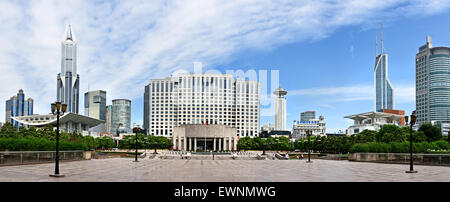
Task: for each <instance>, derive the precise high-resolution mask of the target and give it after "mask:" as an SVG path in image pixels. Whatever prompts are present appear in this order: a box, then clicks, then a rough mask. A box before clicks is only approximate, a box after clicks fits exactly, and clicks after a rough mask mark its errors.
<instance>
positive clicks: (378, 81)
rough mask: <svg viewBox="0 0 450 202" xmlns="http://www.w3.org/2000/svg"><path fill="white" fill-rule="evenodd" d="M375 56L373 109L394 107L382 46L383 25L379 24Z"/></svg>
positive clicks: (379, 110) (386, 58)
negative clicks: (379, 50) (379, 45)
mask: <svg viewBox="0 0 450 202" xmlns="http://www.w3.org/2000/svg"><path fill="white" fill-rule="evenodd" d="M376 49H377V50H376V58H375V68H374V83H375V111H376V112H382V111H383V109H394V89H393V88H392V84H391V82H390V81H389V78H388V55H387V54H386V53H385V52H384V47H383V25H381V52H380V54H378V41H377V42H376Z"/></svg>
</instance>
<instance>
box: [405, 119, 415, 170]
mask: <svg viewBox="0 0 450 202" xmlns="http://www.w3.org/2000/svg"><path fill="white" fill-rule="evenodd" d="M405 122H406V123H408V116H405ZM415 123H416V115H414V112H413V114H411V121H410V126H411V128H410V129H411V130H410V134H411V135H410V138H409V170H408V171H406V173H417V170H414V168H413V165H414V164H413V136H412V134H413V129H412V127H413V125H414V124H415Z"/></svg>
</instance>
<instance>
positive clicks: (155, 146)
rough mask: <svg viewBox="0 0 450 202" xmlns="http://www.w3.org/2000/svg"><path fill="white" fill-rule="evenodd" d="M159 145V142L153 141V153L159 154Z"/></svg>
mask: <svg viewBox="0 0 450 202" xmlns="http://www.w3.org/2000/svg"><path fill="white" fill-rule="evenodd" d="M158 146H159V143H157V142H155V143H153V147H154V148H155V152H153V154H158V152H156V148H157V147H158Z"/></svg>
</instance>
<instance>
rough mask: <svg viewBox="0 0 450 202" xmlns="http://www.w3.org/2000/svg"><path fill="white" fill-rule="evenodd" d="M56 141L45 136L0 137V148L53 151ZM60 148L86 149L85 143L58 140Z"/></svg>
mask: <svg viewBox="0 0 450 202" xmlns="http://www.w3.org/2000/svg"><path fill="white" fill-rule="evenodd" d="M55 149H56V142H55V141H51V140H47V139H45V138H35V137H28V138H0V150H2V151H4V150H8V151H54V150H55ZM59 149H60V150H87V149H88V148H87V145H86V144H85V143H77V142H69V141H60V142H59Z"/></svg>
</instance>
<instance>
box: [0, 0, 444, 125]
mask: <svg viewBox="0 0 450 202" xmlns="http://www.w3.org/2000/svg"><path fill="white" fill-rule="evenodd" d="M0 10H1V11H2V12H1V13H0V47H1V48H0V108H1V109H5V101H6V100H7V99H9V98H10V97H11V96H13V95H15V94H16V93H17V91H18V90H19V89H23V90H24V93H25V96H26V97H27V98H28V97H31V98H33V99H34V101H35V104H34V113H37V114H47V113H49V112H50V103H52V102H54V101H55V100H56V75H57V74H58V73H59V71H60V68H61V67H60V64H61V61H60V59H61V40H62V37H63V34H64V30H65V28H66V27H67V25H68V24H71V26H72V28H73V31H74V33H75V35H76V37H77V40H78V53H77V54H78V58H77V60H78V64H77V65H78V74H79V75H80V88H81V90H80V94H81V95H84V93H85V92H87V91H88V88H89V90H105V91H107V104H111V100H112V99H118V98H125V99H131V100H132V113H131V116H132V123H137V124H140V125H142V120H143V95H144V86H145V85H147V84H148V83H149V81H150V79H154V78H165V77H168V76H170V75H171V74H172V73H173V72H175V71H177V70H181V69H183V70H186V71H193V67H194V63H196V62H197V63H198V62H200V63H201V64H202V65H203V70H205V71H207V70H210V69H215V70H218V71H220V72H222V73H225V72H226V71H227V70H243V71H244V72H245V71H257V72H260V71H267V72H269V73H268V76H269V77H270V75H271V71H275V72H278V81H279V85H281V86H282V87H283V88H284V89H286V90H287V91H288V94H287V96H286V98H287V124H286V125H287V129H288V130H290V128H291V127H292V122H293V121H294V120H299V118H300V112H303V111H307V110H314V111H316V115H317V116H318V115H323V116H324V117H325V120H326V122H327V132H336V131H338V130H344V131H345V129H346V128H347V127H348V126H350V125H351V124H352V122H351V120H349V119H345V118H344V116H347V115H352V114H357V113H363V112H369V111H373V110H374V89H373V86H374V84H373V68H374V62H375V54H376V47H375V42H376V36H377V32H378V35H379V34H380V24H383V44H384V52H385V53H387V54H388V56H389V59H388V62H389V63H388V69H389V72H388V74H389V79H390V81H391V83H392V84H393V87H394V93H395V98H394V99H395V108H396V109H401V110H405V111H406V113H407V114H410V113H411V111H412V110H414V108H415V100H414V97H415V95H414V85H415V80H414V75H415V72H414V57H415V54H416V53H417V50H418V47H419V46H421V45H423V44H425V38H426V36H427V35H430V36H431V40H432V43H433V45H434V46H450V35H449V34H448V33H449V32H450V26H449V25H450V22H449V20H448V19H450V12H449V10H450V1H449V0H413V1H403V0H395V1H394V0H385V1H383V2H382V3H381V2H380V1H377V0H365V1H356V0H348V1H331V0H327V1H318V0H311V1H268V0H254V1H253V0H239V1H230V0H224V1H220V0H212V1H201V0H198V1H197V0H193V1H175V0H174V1H137V0H129V1H92V0H77V1H61V0H59V1H57V0H55V1H52V0H44V1H7V0H2V1H0ZM378 39H380V38H379V36H378ZM274 75H275V74H274ZM258 79H261V78H258ZM271 81H272V80H271ZM88 86H89V87H88ZM271 90H273V86H270V85H269V87H268V88H267V90H266V92H262V93H263V94H264V95H265V94H269V95H270V94H271ZM267 99H269V98H262V101H264V102H262V104H261V111H263V110H265V111H270V109H271V108H270V106H271V105H270V104H267V102H266V101H267ZM80 103H84V96H80ZM83 107H84V106H83V105H82V104H80V113H81V114H84V108H83ZM272 115H273V114H271V113H261V117H260V123H261V125H262V124H266V123H270V122H273V116H272ZM0 116H1V117H5V111H4V110H0ZM0 120H4V118H0Z"/></svg>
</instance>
